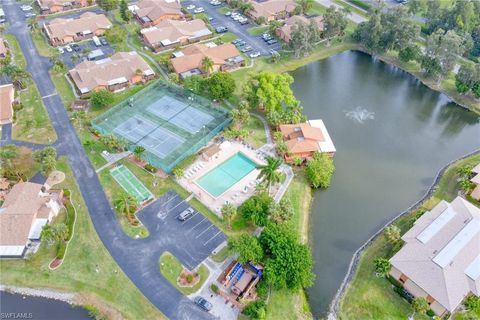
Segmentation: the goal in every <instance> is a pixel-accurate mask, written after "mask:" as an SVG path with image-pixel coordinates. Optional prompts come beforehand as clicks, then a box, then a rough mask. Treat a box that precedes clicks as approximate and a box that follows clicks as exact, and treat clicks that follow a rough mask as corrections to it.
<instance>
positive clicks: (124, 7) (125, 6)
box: [120, 0, 132, 22]
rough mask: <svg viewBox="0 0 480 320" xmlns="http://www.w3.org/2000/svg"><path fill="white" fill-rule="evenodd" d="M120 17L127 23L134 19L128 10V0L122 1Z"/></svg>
mask: <svg viewBox="0 0 480 320" xmlns="http://www.w3.org/2000/svg"><path fill="white" fill-rule="evenodd" d="M120 16H121V17H122V20H123V21H125V22H128V21H130V20H131V19H132V12H131V11H130V10H128V3H127V0H120Z"/></svg>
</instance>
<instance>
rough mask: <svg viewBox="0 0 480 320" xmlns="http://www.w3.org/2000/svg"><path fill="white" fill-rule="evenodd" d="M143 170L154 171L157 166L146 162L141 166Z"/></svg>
mask: <svg viewBox="0 0 480 320" xmlns="http://www.w3.org/2000/svg"><path fill="white" fill-rule="evenodd" d="M143 168H144V169H145V170H147V171H148V172H151V173H155V172H157V171H158V169H157V168H155V167H154V166H152V165H151V164H149V163H147V164H146V165H145V166H144V167H143Z"/></svg>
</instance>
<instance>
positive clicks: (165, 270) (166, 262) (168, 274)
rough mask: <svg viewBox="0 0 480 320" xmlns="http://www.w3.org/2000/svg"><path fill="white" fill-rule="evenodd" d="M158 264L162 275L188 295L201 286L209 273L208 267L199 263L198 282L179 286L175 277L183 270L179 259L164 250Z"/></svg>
mask: <svg viewBox="0 0 480 320" xmlns="http://www.w3.org/2000/svg"><path fill="white" fill-rule="evenodd" d="M159 265H160V272H161V273H162V274H163V276H164V277H165V278H166V279H167V280H168V281H170V283H171V284H172V285H174V286H175V288H177V289H178V290H179V291H180V292H182V293H183V294H184V295H189V294H192V293H195V292H197V291H198V290H199V289H200V288H201V286H202V285H203V283H204V282H205V280H207V278H208V275H209V271H208V268H207V267H206V266H205V265H203V264H201V265H200V267H199V268H198V271H197V272H198V275H199V276H200V281H198V283H196V284H195V285H194V286H192V287H180V286H179V285H178V284H177V279H178V277H179V276H180V273H181V272H182V270H183V266H182V264H181V263H180V261H178V260H177V258H176V257H175V256H174V255H172V254H171V253H170V252H164V253H163V254H162V256H161V257H160V261H159Z"/></svg>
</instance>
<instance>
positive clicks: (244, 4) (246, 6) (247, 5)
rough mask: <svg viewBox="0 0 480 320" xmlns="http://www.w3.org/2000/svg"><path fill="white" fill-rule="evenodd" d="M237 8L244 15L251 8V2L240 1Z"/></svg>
mask: <svg viewBox="0 0 480 320" xmlns="http://www.w3.org/2000/svg"><path fill="white" fill-rule="evenodd" d="M239 9H240V11H242V13H243V14H245V15H246V14H247V13H248V12H250V11H252V10H253V4H252V3H251V2H242V3H241V4H240V7H239Z"/></svg>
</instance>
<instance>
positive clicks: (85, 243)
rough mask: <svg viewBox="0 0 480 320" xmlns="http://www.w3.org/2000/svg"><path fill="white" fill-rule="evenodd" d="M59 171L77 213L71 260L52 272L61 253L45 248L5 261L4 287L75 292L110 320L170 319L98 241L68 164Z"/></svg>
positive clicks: (61, 163) (2, 266) (61, 162)
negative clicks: (54, 262) (53, 261)
mask: <svg viewBox="0 0 480 320" xmlns="http://www.w3.org/2000/svg"><path fill="white" fill-rule="evenodd" d="M57 169H58V170H61V171H63V172H65V174H66V179H65V181H64V182H62V183H61V184H60V185H58V186H55V187H56V188H57V187H58V188H67V189H69V190H71V198H72V202H73V205H74V206H75V208H76V211H77V218H76V222H75V234H74V236H73V237H72V240H71V242H70V244H69V246H68V252H67V254H66V259H65V261H64V262H63V264H62V266H61V267H60V268H59V269H57V270H55V271H51V270H50V269H49V268H48V264H49V263H50V261H51V260H52V258H53V257H54V256H55V248H54V247H48V246H45V245H42V246H41V248H40V251H39V252H37V253H36V254H35V255H34V256H33V257H32V258H31V259H27V260H10V261H8V260H0V270H1V282H2V284H8V285H15V286H21V287H30V288H51V289H56V290H61V291H66V292H75V293H77V295H78V298H77V299H76V301H77V303H79V304H83V305H84V304H90V305H94V306H95V307H96V308H98V309H100V310H101V311H102V313H104V314H105V315H106V318H108V319H119V318H125V319H164V316H163V315H162V314H161V313H160V312H159V311H158V310H157V309H156V308H155V307H154V306H153V305H152V304H151V303H150V302H149V301H148V300H147V299H146V298H145V297H144V296H143V294H142V293H141V292H140V291H139V290H138V289H137V288H136V287H135V285H134V284H133V283H132V282H131V281H130V279H129V278H128V277H127V276H126V275H125V274H124V273H123V272H122V271H121V270H120V269H119V267H118V265H117V264H116V263H115V261H114V260H113V259H112V257H111V256H110V254H109V253H108V251H107V250H106V249H105V247H104V246H103V244H102V242H101V241H100V239H99V238H98V235H97V233H96V232H95V229H94V227H93V225H92V222H91V220H90V216H89V214H88V211H87V209H86V206H85V203H84V201H83V198H82V197H81V194H80V190H79V188H78V185H77V184H76V182H75V179H74V177H73V175H72V171H71V169H70V167H69V165H68V163H67V161H66V159H65V158H61V159H60V160H59V162H58V164H57ZM97 268H98V272H96V269H97Z"/></svg>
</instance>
